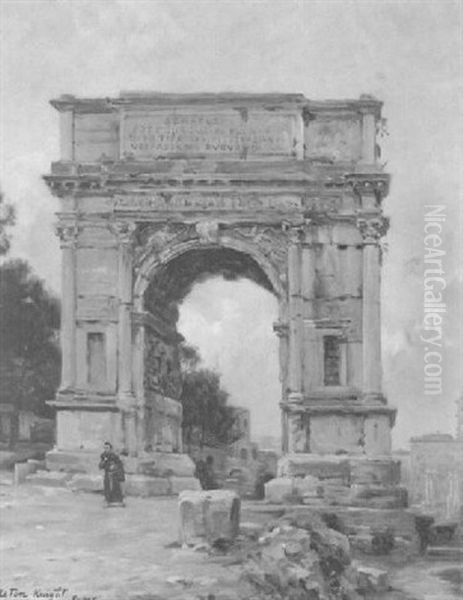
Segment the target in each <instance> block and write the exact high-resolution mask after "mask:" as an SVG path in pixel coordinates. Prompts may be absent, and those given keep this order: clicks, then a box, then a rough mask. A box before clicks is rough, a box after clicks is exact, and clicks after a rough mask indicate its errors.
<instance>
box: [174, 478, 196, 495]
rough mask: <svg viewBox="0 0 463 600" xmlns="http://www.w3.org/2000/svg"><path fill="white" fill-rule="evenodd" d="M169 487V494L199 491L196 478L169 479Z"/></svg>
mask: <svg viewBox="0 0 463 600" xmlns="http://www.w3.org/2000/svg"><path fill="white" fill-rule="evenodd" d="M169 485H170V493H171V494H180V493H181V492H183V491H186V490H192V491H200V490H201V484H200V483H199V479H196V477H176V476H173V477H169Z"/></svg>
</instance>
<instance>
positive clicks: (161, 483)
mask: <svg viewBox="0 0 463 600" xmlns="http://www.w3.org/2000/svg"><path fill="white" fill-rule="evenodd" d="M24 480H25V482H27V483H31V484H33V485H42V486H47V487H67V488H69V489H70V490H72V491H73V492H103V475H102V474H101V473H68V472H62V471H37V472H36V473H33V474H30V475H27V476H26V477H25V478H24ZM122 485H123V490H124V494H125V495H127V496H141V497H149V496H168V495H177V494H179V493H180V492H183V491H185V490H193V491H197V490H199V489H200V488H201V486H200V484H199V480H198V479H196V478H195V477H175V476H171V477H150V476H148V475H135V474H128V475H126V481H125V483H123V484H122Z"/></svg>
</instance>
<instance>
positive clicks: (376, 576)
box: [357, 566, 389, 592]
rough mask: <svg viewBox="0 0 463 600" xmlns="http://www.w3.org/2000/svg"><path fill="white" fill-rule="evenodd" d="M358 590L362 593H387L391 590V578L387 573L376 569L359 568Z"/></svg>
mask: <svg viewBox="0 0 463 600" xmlns="http://www.w3.org/2000/svg"><path fill="white" fill-rule="evenodd" d="M357 571H358V583H357V586H358V590H359V591H361V592H385V591H387V590H388V589H389V578H388V574H387V571H382V570H381V569H374V568H373V567H362V566H359V567H358V568H357Z"/></svg>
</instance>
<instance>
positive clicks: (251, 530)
mask: <svg viewBox="0 0 463 600" xmlns="http://www.w3.org/2000/svg"><path fill="white" fill-rule="evenodd" d="M263 530H264V526H263V525H260V524H259V523H250V522H245V523H241V525H240V533H241V534H243V535H245V536H246V537H248V538H251V539H253V540H257V539H258V538H259V537H260V535H261V533H262V532H263Z"/></svg>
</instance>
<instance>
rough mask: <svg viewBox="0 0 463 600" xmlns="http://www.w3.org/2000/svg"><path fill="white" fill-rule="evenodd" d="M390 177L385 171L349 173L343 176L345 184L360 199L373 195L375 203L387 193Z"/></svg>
mask: <svg viewBox="0 0 463 600" xmlns="http://www.w3.org/2000/svg"><path fill="white" fill-rule="evenodd" d="M390 179H391V178H390V175H388V174H387V173H374V174H373V173H372V174H362V173H350V174H349V175H346V176H345V181H346V184H347V185H348V186H349V187H350V188H351V189H352V191H353V192H354V193H355V194H357V196H358V197H359V198H360V199H361V200H362V199H364V198H365V197H372V196H373V198H374V201H375V204H376V205H379V204H380V203H381V201H382V199H383V198H385V197H386V196H387V195H388V193H389V184H390Z"/></svg>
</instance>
